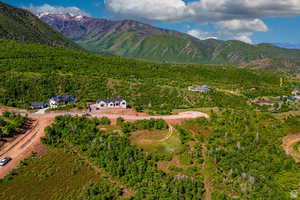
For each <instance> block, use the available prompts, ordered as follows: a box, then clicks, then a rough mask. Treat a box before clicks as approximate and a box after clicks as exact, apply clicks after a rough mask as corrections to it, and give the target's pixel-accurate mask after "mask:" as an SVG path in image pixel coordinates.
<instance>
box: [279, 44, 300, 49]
mask: <svg viewBox="0 0 300 200" xmlns="http://www.w3.org/2000/svg"><path fill="white" fill-rule="evenodd" d="M273 44H274V45H275V46H278V47H281V48H286V49H300V44H291V43H273Z"/></svg>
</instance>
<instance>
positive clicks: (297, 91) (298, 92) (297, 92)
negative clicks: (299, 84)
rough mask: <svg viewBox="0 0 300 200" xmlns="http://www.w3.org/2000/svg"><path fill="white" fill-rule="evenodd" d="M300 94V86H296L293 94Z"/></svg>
mask: <svg viewBox="0 0 300 200" xmlns="http://www.w3.org/2000/svg"><path fill="white" fill-rule="evenodd" d="M298 94H300V89H299V88H295V89H294V90H293V91H292V95H294V96H296V95H298Z"/></svg>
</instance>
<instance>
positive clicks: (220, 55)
mask: <svg viewBox="0 0 300 200" xmlns="http://www.w3.org/2000/svg"><path fill="white" fill-rule="evenodd" d="M40 18H41V19H42V20H43V21H45V22H47V23H48V24H50V25H51V26H52V27H53V28H54V29H56V30H58V31H59V32H61V33H62V34H64V35H65V36H66V37H68V38H70V39H72V40H73V41H75V42H76V43H77V44H79V45H80V46H82V47H84V48H85V49H87V50H89V51H92V52H96V53H102V54H109V55H117V56H125V57H129V58H140V59H147V60H153V61H158V62H172V63H205V64H232V65H238V66H240V67H242V68H251V69H264V70H269V71H286V72H297V71H300V50H291V49H284V48H280V47H276V46H274V45H271V44H259V45H250V44H246V43H243V42H240V41H221V40H213V39H209V40H199V39H197V38H194V37H192V36H190V35H188V34H184V33H180V32H177V31H172V30H165V29H161V28H156V27H153V26H151V25H148V24H144V23H140V22H137V21H132V20H124V21H110V20H106V19H95V18H90V17H85V16H71V15H69V14H65V15H60V14H42V15H40Z"/></svg>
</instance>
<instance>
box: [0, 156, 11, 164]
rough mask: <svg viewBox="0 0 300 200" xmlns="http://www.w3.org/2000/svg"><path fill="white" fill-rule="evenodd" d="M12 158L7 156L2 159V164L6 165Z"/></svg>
mask: <svg viewBox="0 0 300 200" xmlns="http://www.w3.org/2000/svg"><path fill="white" fill-rule="evenodd" d="M11 160H12V158H10V157H5V158H3V159H2V160H0V166H5V165H6V164H7V163H9V162H10V161H11Z"/></svg>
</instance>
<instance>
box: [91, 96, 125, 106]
mask: <svg viewBox="0 0 300 200" xmlns="http://www.w3.org/2000/svg"><path fill="white" fill-rule="evenodd" d="M96 105H97V108H100V109H104V108H127V102H126V101H125V100H124V99H122V98H112V99H99V100H97V101H96Z"/></svg>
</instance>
